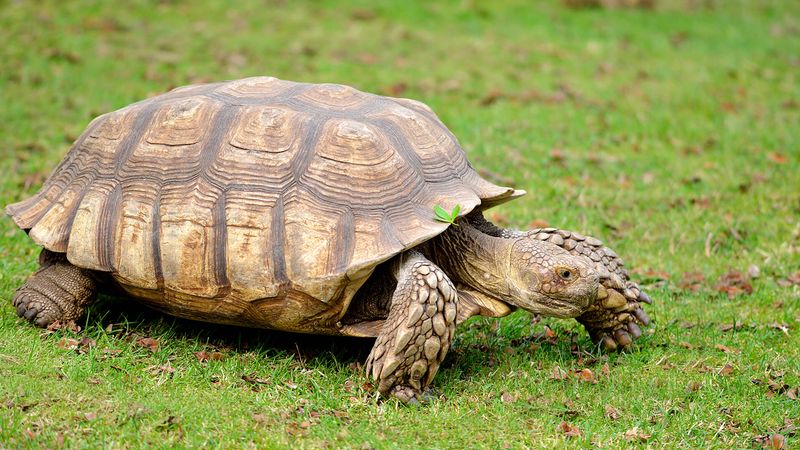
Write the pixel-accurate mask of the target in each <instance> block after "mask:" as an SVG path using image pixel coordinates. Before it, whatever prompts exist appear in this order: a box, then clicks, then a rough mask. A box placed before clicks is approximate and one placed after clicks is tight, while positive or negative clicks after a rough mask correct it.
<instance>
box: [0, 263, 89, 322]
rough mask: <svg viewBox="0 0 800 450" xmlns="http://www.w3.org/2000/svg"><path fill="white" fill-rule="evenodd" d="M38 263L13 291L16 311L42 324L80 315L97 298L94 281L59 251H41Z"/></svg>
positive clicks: (62, 320)
mask: <svg viewBox="0 0 800 450" xmlns="http://www.w3.org/2000/svg"><path fill="white" fill-rule="evenodd" d="M39 264H40V266H41V267H40V268H39V270H37V271H36V272H34V273H33V274H32V275H31V276H30V277H28V280H27V281H25V284H23V285H22V286H20V287H19V289H17V291H16V292H15V293H14V299H13V304H14V307H16V308H17V314H18V315H19V316H20V317H24V318H26V319H28V320H30V321H31V322H33V323H35V324H36V325H38V326H40V327H47V326H48V325H50V324H51V323H53V322H55V321H56V320H58V321H61V322H68V321H70V320H76V319H78V318H80V317H81V316H82V315H83V313H84V312H85V311H86V307H87V306H89V305H90V304H91V303H92V301H94V299H95V298H96V297H97V286H96V284H95V281H94V280H93V279H92V278H91V277H90V276H89V274H88V272H87V271H86V270H84V269H80V268H78V267H75V266H73V265H72V264H70V263H69V261H67V258H66V257H65V256H64V255H63V254H60V253H53V252H50V251H48V250H42V254H41V255H40V256H39Z"/></svg>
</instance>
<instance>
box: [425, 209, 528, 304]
mask: <svg viewBox="0 0 800 450" xmlns="http://www.w3.org/2000/svg"><path fill="white" fill-rule="evenodd" d="M514 242H515V240H513V239H503V238H500V237H492V236H489V235H488V234H485V233H483V232H481V231H479V230H478V229H476V228H475V227H473V226H472V225H470V223H469V222H467V221H466V220H460V221H458V225H457V226H450V227H449V228H448V229H447V230H446V231H445V232H444V233H442V234H440V235H439V236H438V237H437V238H436V239H432V240H431V241H428V245H427V248H426V249H425V251H424V253H426V256H427V257H428V259H430V260H431V261H433V262H434V263H435V264H436V265H438V266H439V267H440V268H442V270H444V272H445V273H446V274H447V275H448V276H449V277H450V279H451V280H452V281H453V283H454V284H456V286H459V285H461V286H466V287H468V288H470V289H472V290H474V291H477V292H479V293H481V294H484V295H486V296H488V297H490V298H492V299H495V300H500V301H502V302H504V303H509V304H513V303H512V302H511V300H512V299H511V289H510V287H509V284H508V281H507V279H506V275H507V274H508V271H509V261H510V258H511V248H512V246H513V245H514Z"/></svg>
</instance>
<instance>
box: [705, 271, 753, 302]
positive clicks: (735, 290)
mask: <svg viewBox="0 0 800 450" xmlns="http://www.w3.org/2000/svg"><path fill="white" fill-rule="evenodd" d="M714 288H715V289H716V290H717V291H719V292H722V293H724V294H727V296H728V298H733V297H736V296H737V295H742V294H752V293H753V286H752V285H751V284H750V281H748V277H747V276H746V275H744V274H742V273H741V272H737V271H735V270H732V271H730V272H728V273H726V274H724V275H722V276H721V277H719V279H718V280H717V284H716V286H715V287H714Z"/></svg>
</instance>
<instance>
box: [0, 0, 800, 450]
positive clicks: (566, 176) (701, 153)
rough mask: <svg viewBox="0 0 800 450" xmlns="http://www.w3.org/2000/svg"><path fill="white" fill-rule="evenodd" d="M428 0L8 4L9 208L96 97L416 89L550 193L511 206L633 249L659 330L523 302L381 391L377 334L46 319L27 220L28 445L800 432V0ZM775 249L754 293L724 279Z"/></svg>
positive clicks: (23, 247)
mask: <svg viewBox="0 0 800 450" xmlns="http://www.w3.org/2000/svg"><path fill="white" fill-rule="evenodd" d="M406 3H407V2H395V3H392V2H351V3H348V4H347V5H340V4H337V3H334V2H314V3H311V2H279V1H275V2H255V1H241V2H236V6H235V7H232V6H223V2H211V1H205V2H203V1H197V2H181V1H162V2H147V1H132V2H125V3H124V4H123V3H121V4H116V5H112V4H111V2H100V1H96V2H86V1H84V2H55V1H52V2H35V3H34V2H12V1H0V6H1V7H0V39H2V42H3V43H4V45H3V46H2V47H0V102H2V106H1V107H0V172H2V173H3V174H4V176H3V177H2V178H1V179H0V186H2V188H1V189H2V190H1V191H0V203H2V204H7V203H10V202H13V201H18V200H20V199H23V198H25V197H27V196H29V195H31V194H33V193H34V192H35V191H36V190H37V189H38V187H39V186H40V185H41V183H42V181H43V180H44V179H45V178H46V176H47V174H48V173H49V171H50V170H51V169H52V168H53V167H54V166H55V165H56V164H57V162H58V161H59V160H60V158H61V157H62V156H63V155H64V154H65V152H66V151H67V149H68V147H69V144H70V143H71V142H72V141H73V140H74V139H75V137H76V136H77V135H78V134H80V132H81V131H82V130H83V128H84V127H85V126H86V124H87V123H88V122H89V120H90V119H91V118H92V117H94V116H96V115H98V114H100V113H102V112H105V111H109V110H113V109H116V108H119V107H122V106H124V105H126V104H128V103H131V102H133V101H136V100H139V99H142V98H145V97H147V96H149V95H153V94H156V93H159V92H163V91H164V90H166V89H169V88H171V87H174V86H178V85H183V84H187V83H191V82H196V81H209V80H219V79H231V78H239V77H244V76H250V75H265V74H269V75H274V76H277V77H280V78H286V79H294V80H302V81H315V82H316V81H319V82H322V81H329V82H340V83H346V84H350V85H354V86H356V87H358V88H360V89H364V90H368V91H373V92H379V93H387V94H393V95H401V96H406V97H411V98H416V99H419V100H422V101H424V102H426V103H428V104H429V105H431V106H432V107H433V108H434V110H435V111H437V112H438V114H439V115H440V116H441V118H442V119H443V120H444V122H445V123H446V124H447V125H448V126H449V127H450V128H451V129H452V130H453V132H454V133H455V134H456V135H457V136H459V139H460V140H461V143H462V145H463V146H464V148H465V149H467V151H468V153H469V156H470V159H471V161H472V162H473V164H474V165H475V166H476V167H478V168H480V169H482V170H485V171H487V176H488V177H490V178H492V177H493V178H494V179H495V180H496V181H498V182H501V183H513V184H514V185H515V186H516V187H518V188H522V189H526V190H527V191H528V192H529V195H528V196H526V197H523V198H521V199H519V200H517V201H514V202H511V203H509V204H507V205H504V206H502V207H499V208H497V209H496V210H494V211H493V214H492V217H493V219H494V220H496V221H499V222H501V223H503V224H506V225H510V226H516V227H521V228H525V227H527V226H528V225H529V224H530V223H531V222H534V221H535V222H541V221H546V222H548V223H550V224H552V225H557V226H560V227H564V228H567V229H574V230H580V231H582V232H586V233H590V234H593V235H596V236H598V237H600V238H602V239H603V240H604V241H606V242H607V243H609V245H611V246H612V247H614V248H615V249H616V250H617V252H618V253H619V254H620V255H623V256H624V257H625V259H626V262H627V263H628V265H629V267H632V268H634V269H635V270H634V278H636V279H637V280H639V281H640V282H641V283H642V284H643V285H645V286H646V287H647V290H648V292H649V293H650V295H651V297H653V298H654V299H655V300H656V303H655V304H654V305H652V307H649V308H648V312H649V314H650V316H651V317H652V318H653V319H654V322H655V324H654V326H653V327H651V329H650V331H649V332H648V333H647V334H646V335H645V336H644V337H643V338H642V339H641V340H640V342H639V344H638V346H637V347H636V348H635V349H634V350H633V351H630V352H628V353H623V354H616V353H615V354H607V355H606V354H602V353H600V352H598V351H597V350H596V349H595V347H594V346H592V344H591V342H590V341H589V339H588V337H587V336H586V334H585V333H584V332H583V330H582V329H581V328H580V327H579V326H578V325H577V324H576V323H575V322H574V321H559V320H553V319H545V320H543V321H542V322H538V323H537V322H534V321H531V319H530V317H529V316H528V315H526V314H523V313H515V314H514V315H512V316H510V317H507V318H504V319H501V320H488V319H477V320H472V321H470V322H469V323H468V324H466V325H465V326H463V327H462V328H461V329H460V330H459V333H458V336H457V340H456V342H455V344H454V348H453V349H452V350H451V352H450V355H449V356H448V358H447V360H446V361H445V364H444V366H443V368H442V369H441V371H440V373H439V375H438V376H437V378H436V381H435V387H436V389H437V392H438V393H439V398H438V399H436V400H434V401H433V402H432V403H431V404H429V405H427V406H424V407H421V408H417V407H404V406H400V405H398V404H396V403H395V402H392V401H389V402H383V403H379V402H376V400H375V394H374V392H373V391H371V390H370V389H369V386H368V385H365V383H366V382H367V379H366V377H365V376H364V375H363V373H362V370H361V367H360V366H359V363H361V362H362V361H363V359H364V358H365V357H366V354H367V353H368V352H369V346H370V342H369V341H366V342H362V341H359V340H348V339H334V340H331V339H321V338H317V337H306V336H296V335H289V334H283V333H277V332H269V331H257V330H240V329H235V328H226V327H216V326H209V325H204V324H196V323H191V322H187V321H181V320H177V319H173V318H170V317H166V316H162V315H159V314H157V313H154V312H150V311H146V310H144V309H143V308H141V307H139V306H138V305H137V304H136V303H135V302H133V301H131V300H128V299H119V298H104V299H102V301H101V302H100V303H99V304H97V305H96V306H95V307H93V308H92V310H91V311H90V313H89V315H88V317H87V318H86V319H85V320H84V321H83V322H82V323H81V324H80V325H81V326H82V328H83V329H82V330H81V331H80V332H79V333H73V332H70V331H67V330H61V331H58V332H55V333H52V334H47V333H44V332H42V331H41V330H39V329H36V328H34V327H32V326H30V325H28V324H26V323H24V322H23V321H21V320H19V319H17V318H16V315H15V313H14V311H13V308H12V307H11V306H10V302H9V300H10V298H11V296H12V293H13V291H14V289H15V288H16V287H17V286H19V285H20V284H21V283H22V282H23V281H24V280H25V278H26V276H28V274H30V273H31V272H32V271H33V270H35V268H36V262H35V261H36V254H37V252H38V249H37V248H36V247H35V246H34V245H33V243H32V242H30V240H29V239H27V238H26V236H25V235H24V233H22V232H20V231H19V230H17V229H15V227H14V226H13V224H12V223H11V221H10V220H9V219H8V218H4V219H2V220H0V256H1V257H0V297H1V298H2V299H3V301H4V304H3V305H2V306H0V377H1V378H2V380H3V381H2V383H0V447H9V448H19V447H23V448H24V447H41V446H48V447H59V446H67V447H109V448H115V447H117V448H119V447H145V446H156V447H173V446H174V447H224V448H229V447H260V448H261V447H263V448H278V447H286V446H293V447H309V448H317V447H326V446H327V447H350V448H354V447H364V448H367V447H377V448H394V447H425V448H443V447H453V448H463V447H482V448H498V447H511V448H521V447H565V446H566V447H589V446H599V447H609V448H615V447H619V446H621V445H634V446H642V447H645V446H646V447H656V448H659V447H682V448H696V447H703V448H712V447H718V448H731V447H751V446H760V445H761V443H762V442H763V441H764V440H765V439H766V437H765V436H767V435H777V434H780V435H781V436H782V437H775V438H774V439H775V440H774V441H773V443H774V444H781V443H782V445H785V446H795V447H796V446H797V445H798V442H800V435H798V434H795V433H796V432H795V431H794V428H793V427H795V426H797V425H800V402H799V401H798V400H796V399H795V398H793V397H796V396H797V389H796V388H797V387H798V386H800V350H799V349H800V340H799V339H798V334H800V286H798V284H797V283H796V282H795V284H791V282H790V281H788V280H789V279H790V277H791V275H792V274H794V273H797V272H798V270H800V255H799V250H798V249H799V248H800V177H799V176H798V174H799V173H800V133H799V132H798V129H799V128H798V126H799V125H800V106H799V105H798V103H800V80H798V73H800V69H799V67H800V58H799V57H798V55H800V21H798V17H800V7H799V6H798V4H797V3H796V2H791V1H788V0H787V1H777V0H775V1H769V0H764V1H759V2H755V1H753V2H751V1H745V0H738V1H735V0H732V1H724V2H723V1H708V2H692V1H682V0H672V1H668V0H664V1H660V2H658V3H659V5H658V7H657V8H656V9H655V10H639V9H619V10H617V9H612V10H609V9H568V8H566V7H564V6H563V5H562V3H561V2H555V1H553V2H544V1H542V2H535V3H533V2H525V1H504V2H491V3H484V2H473V1H460V2H455V1H449V2H436V3H433V2H419V3H414V4H406ZM750 266H757V267H758V269H759V276H758V277H757V278H754V279H752V280H747V283H750V285H751V286H752V292H751V293H747V292H746V291H743V292H741V293H739V294H738V295H733V296H732V297H729V296H728V295H726V294H725V293H723V292H720V291H719V289H722V290H726V289H727V290H729V291H731V294H736V289H737V288H736V286H737V284H736V282H735V280H731V279H730V277H728V278H725V275H726V274H728V273H729V272H731V271H739V272H741V273H747V271H748V268H750ZM687 273H688V274H689V275H686V274H687ZM692 273H693V274H694V275H691V274H692ZM692 277H694V278H692ZM692 279H695V280H696V281H695V282H694V284H692V283H691V280H692ZM726 280H727V281H726ZM738 286H740V287H739V288H738V289H739V290H742V289H745V288H746V286H744V285H742V284H739V285H738ZM718 288H719V289H718ZM545 325H547V326H549V327H550V328H551V329H552V331H553V333H554V336H553V337H549V338H548V337H547V336H543V333H544V330H545V328H544V327H545ZM551 335H552V333H551ZM84 337H85V338H86V339H84V340H83V341H81V340H82V339H83V338H84ZM147 338H149V339H152V340H155V343H153V341H151V340H147ZM70 339H73V340H70ZM203 351H204V352H206V353H204V354H203V353H201V356H204V357H203V358H198V356H197V355H196V354H195V352H203ZM200 359H209V360H207V361H205V362H201V361H200ZM558 368H561V369H563V370H564V371H568V372H580V371H581V370H582V369H589V370H591V371H592V373H593V376H594V379H595V381H596V382H595V383H591V382H583V381H581V380H580V377H576V376H573V375H572V374H571V373H570V374H568V375H567V377H566V379H564V380H557V379H556V380H553V379H551V378H552V377H551V376H552V374H553V373H554V371H555V374H558V373H559V372H558ZM556 378H558V377H556ZM614 416H616V419H615V418H614ZM562 422H565V423H564V424H562ZM571 435H575V436H571ZM781 439H783V441H781ZM776 448H778V447H776Z"/></svg>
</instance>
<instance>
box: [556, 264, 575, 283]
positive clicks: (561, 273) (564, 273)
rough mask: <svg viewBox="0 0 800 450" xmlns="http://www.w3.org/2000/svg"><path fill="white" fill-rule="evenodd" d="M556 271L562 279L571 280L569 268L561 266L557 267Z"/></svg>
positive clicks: (571, 275) (571, 274)
mask: <svg viewBox="0 0 800 450" xmlns="http://www.w3.org/2000/svg"><path fill="white" fill-rule="evenodd" d="M557 272H558V276H560V277H561V279H562V280H564V281H571V280H572V277H573V273H572V271H571V270H569V269H565V268H563V267H562V268H560V269H558V270H557Z"/></svg>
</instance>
